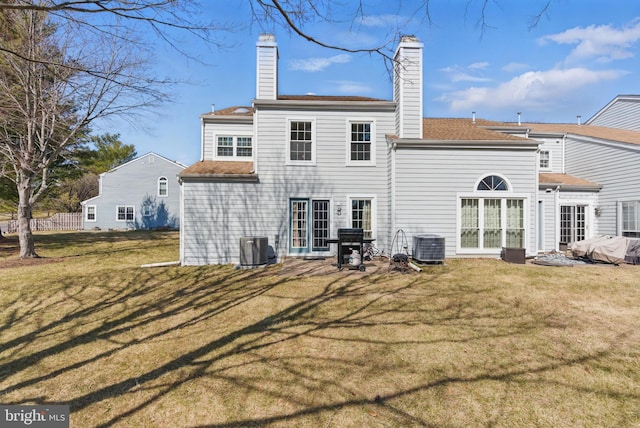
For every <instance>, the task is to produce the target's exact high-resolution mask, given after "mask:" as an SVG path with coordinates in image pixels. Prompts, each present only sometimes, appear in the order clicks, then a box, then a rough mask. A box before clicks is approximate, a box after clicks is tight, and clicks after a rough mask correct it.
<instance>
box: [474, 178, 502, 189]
mask: <svg viewBox="0 0 640 428" xmlns="http://www.w3.org/2000/svg"><path fill="white" fill-rule="evenodd" d="M476 190H491V191H493V190H509V185H508V184H507V182H506V181H505V179H504V178H502V177H500V176H497V175H487V176H486V177H484V178H483V179H482V180H480V182H479V183H478V187H477V188H476Z"/></svg>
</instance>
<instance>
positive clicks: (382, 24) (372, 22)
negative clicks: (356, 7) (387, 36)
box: [359, 14, 407, 28]
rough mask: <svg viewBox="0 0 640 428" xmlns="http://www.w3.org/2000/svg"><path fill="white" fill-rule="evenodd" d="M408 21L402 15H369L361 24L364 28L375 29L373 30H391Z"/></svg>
mask: <svg viewBox="0 0 640 428" xmlns="http://www.w3.org/2000/svg"><path fill="white" fill-rule="evenodd" d="M404 21H407V18H404V17H402V16H400V15H391V14H388V15H368V16H363V17H362V18H361V19H360V20H359V22H360V24H362V26H364V27H373V28H389V27H395V26H397V25H398V23H399V22H404Z"/></svg>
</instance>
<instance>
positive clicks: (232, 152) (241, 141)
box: [216, 135, 253, 159]
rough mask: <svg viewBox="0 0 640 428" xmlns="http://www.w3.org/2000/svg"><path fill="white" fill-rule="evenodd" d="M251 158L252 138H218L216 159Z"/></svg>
mask: <svg viewBox="0 0 640 428" xmlns="http://www.w3.org/2000/svg"><path fill="white" fill-rule="evenodd" d="M251 156H253V146H252V139H251V137H237V136H231V135H219V136H218V137H217V138H216V157H218V158H230V159H233V158H248V157H249V158H250V157H251Z"/></svg>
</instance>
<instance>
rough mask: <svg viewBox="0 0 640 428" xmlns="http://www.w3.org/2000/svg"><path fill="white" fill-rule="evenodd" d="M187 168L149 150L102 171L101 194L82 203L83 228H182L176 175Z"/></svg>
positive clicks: (100, 178)
mask: <svg viewBox="0 0 640 428" xmlns="http://www.w3.org/2000/svg"><path fill="white" fill-rule="evenodd" d="M184 168H185V165H182V164H180V163H178V162H174V161H170V160H168V159H167V158H164V157H162V156H160V155H158V154H156V153H147V154H145V155H143V156H140V157H138V158H136V159H134V160H132V161H129V162H127V163H125V164H123V165H120V166H118V167H116V168H113V169H112V170H110V171H107V172H105V173H102V174H100V177H99V180H100V181H99V195H98V196H96V197H93V198H91V199H87V200H86V201H83V202H82V217H83V228H84V229H85V230H87V229H155V228H159V227H168V228H172V229H177V228H179V226H180V191H179V187H178V181H177V176H178V174H179V173H180V172H181V171H182V170H183V169H184Z"/></svg>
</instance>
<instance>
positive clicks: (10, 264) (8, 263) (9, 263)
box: [0, 257, 64, 269]
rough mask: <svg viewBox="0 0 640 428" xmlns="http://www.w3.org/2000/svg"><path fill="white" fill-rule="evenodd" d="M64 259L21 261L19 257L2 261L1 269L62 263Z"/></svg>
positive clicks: (40, 258) (37, 258)
mask: <svg viewBox="0 0 640 428" xmlns="http://www.w3.org/2000/svg"><path fill="white" fill-rule="evenodd" d="M63 260H64V259H63V258H62V257H36V258H32V259H21V258H19V257H15V258H13V257H12V258H8V259H5V260H0V269H11V268H17V267H27V266H41V265H46V264H49V263H60V262H62V261H63Z"/></svg>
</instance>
